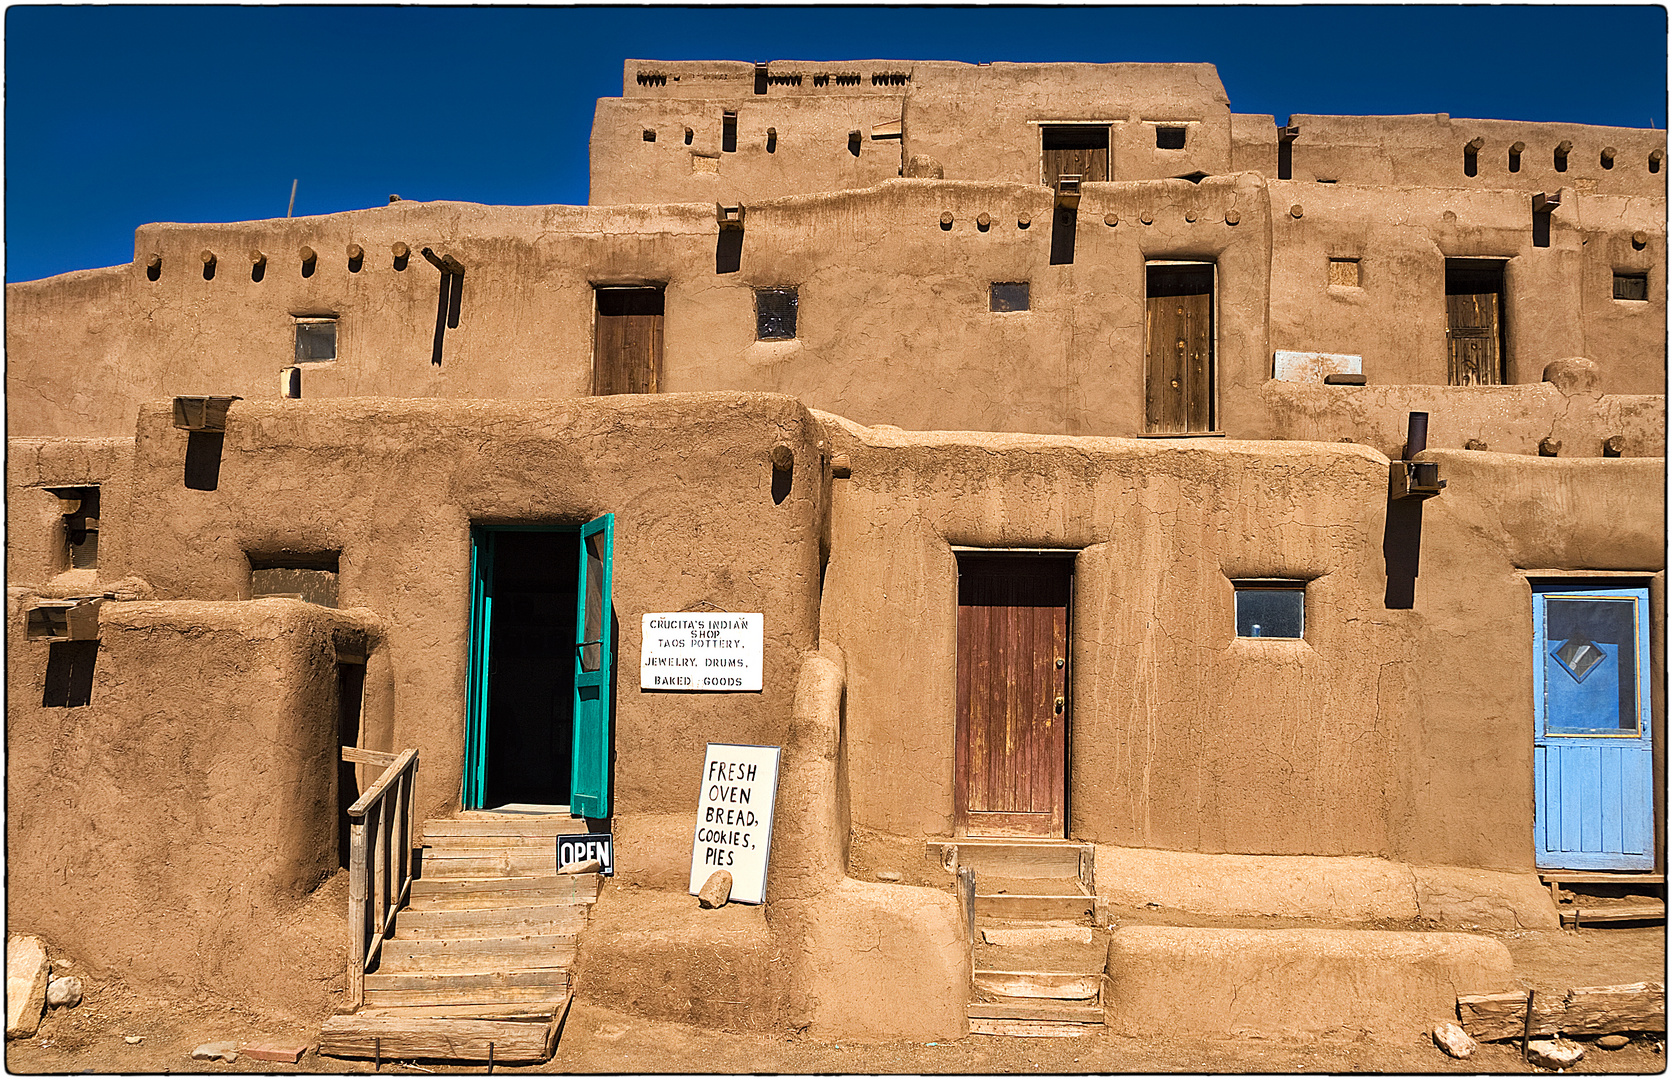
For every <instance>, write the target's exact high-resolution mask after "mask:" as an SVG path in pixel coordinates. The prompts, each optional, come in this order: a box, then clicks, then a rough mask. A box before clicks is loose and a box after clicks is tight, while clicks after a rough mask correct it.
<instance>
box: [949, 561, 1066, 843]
mask: <svg viewBox="0 0 1672 1080" xmlns="http://www.w3.org/2000/svg"><path fill="white" fill-rule="evenodd" d="M1072 581H1073V563H1072V561H1071V560H1068V559H1055V558H1021V557H1012V558H1003V557H969V558H963V559H960V560H959V564H958V721H957V737H956V742H957V749H956V762H955V772H956V775H955V779H954V784H953V787H954V793H953V798H954V809H953V826H954V828H955V829H956V831H957V833H958V835H960V836H1037V837H1061V836H1063V835H1064V829H1065V826H1066V824H1067V806H1068V791H1067V780H1068V715H1069V713H1068V598H1069V593H1070V588H1071V583H1072Z"/></svg>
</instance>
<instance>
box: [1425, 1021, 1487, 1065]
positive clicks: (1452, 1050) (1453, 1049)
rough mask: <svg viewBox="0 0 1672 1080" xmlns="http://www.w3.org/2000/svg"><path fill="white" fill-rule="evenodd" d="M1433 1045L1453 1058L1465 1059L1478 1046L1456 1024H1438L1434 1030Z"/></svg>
mask: <svg viewBox="0 0 1672 1080" xmlns="http://www.w3.org/2000/svg"><path fill="white" fill-rule="evenodd" d="M1434 1045H1435V1046H1438V1047H1439V1048H1440V1049H1441V1050H1444V1051H1445V1052H1446V1053H1448V1054H1450V1055H1451V1056H1452V1057H1454V1058H1466V1057H1468V1056H1469V1055H1470V1054H1473V1053H1474V1052H1475V1047H1477V1046H1479V1045H1480V1044H1479V1043H1477V1042H1475V1040H1474V1039H1472V1038H1470V1037H1469V1033H1468V1032H1466V1031H1464V1030H1463V1029H1462V1028H1461V1027H1459V1026H1457V1025H1456V1024H1440V1025H1439V1026H1438V1027H1436V1028H1435V1029H1434Z"/></svg>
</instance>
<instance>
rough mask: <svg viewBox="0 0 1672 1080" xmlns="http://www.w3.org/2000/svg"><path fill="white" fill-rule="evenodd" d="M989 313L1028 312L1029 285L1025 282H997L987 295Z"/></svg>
mask: <svg viewBox="0 0 1672 1080" xmlns="http://www.w3.org/2000/svg"><path fill="white" fill-rule="evenodd" d="M987 310H989V311H1026V310H1028V283H1027V282H1025V281H995V282H993V287H992V289H991V290H990V291H989V292H988V294H987Z"/></svg>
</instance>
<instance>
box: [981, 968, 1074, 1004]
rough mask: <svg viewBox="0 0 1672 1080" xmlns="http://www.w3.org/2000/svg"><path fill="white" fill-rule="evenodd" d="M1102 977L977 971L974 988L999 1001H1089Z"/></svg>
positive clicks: (1067, 972) (1070, 972)
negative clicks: (1012, 998)
mask: <svg viewBox="0 0 1672 1080" xmlns="http://www.w3.org/2000/svg"><path fill="white" fill-rule="evenodd" d="M1102 985H1103V973H1102V972H1101V971H1098V972H1090V973H1087V972H1080V971H977V972H976V973H975V977H974V986H975V988H976V989H977V990H978V991H980V992H981V993H984V994H992V995H995V996H999V997H1027V998H1054V999H1057V1000H1060V1001H1089V1000H1091V999H1093V998H1095V997H1097V994H1098V991H1099V990H1100V989H1102Z"/></svg>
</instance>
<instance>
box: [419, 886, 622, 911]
mask: <svg viewBox="0 0 1672 1080" xmlns="http://www.w3.org/2000/svg"><path fill="white" fill-rule="evenodd" d="M594 902H596V898H595V897H591V896H572V895H569V894H567V893H562V892H558V891H556V890H550V891H547V890H540V891H536V892H528V891H524V892H511V893H505V894H502V895H492V894H491V893H490V895H486V896H472V895H468V894H466V895H459V896H421V897H417V898H416V899H414V900H413V901H412V904H411V905H410V907H409V910H411V911H485V910H487V909H489V908H524V907H546V906H549V905H552V904H582V905H585V904H591V903H594Z"/></svg>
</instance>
